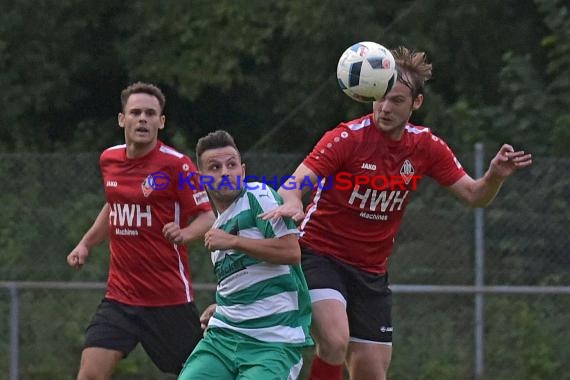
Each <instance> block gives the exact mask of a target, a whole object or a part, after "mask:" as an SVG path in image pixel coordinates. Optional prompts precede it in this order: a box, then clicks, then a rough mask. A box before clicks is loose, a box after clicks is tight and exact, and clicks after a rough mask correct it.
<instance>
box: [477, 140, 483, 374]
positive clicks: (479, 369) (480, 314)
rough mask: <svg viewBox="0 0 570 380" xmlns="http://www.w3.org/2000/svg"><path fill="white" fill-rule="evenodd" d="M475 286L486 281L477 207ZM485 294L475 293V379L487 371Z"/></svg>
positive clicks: (480, 145)
mask: <svg viewBox="0 0 570 380" xmlns="http://www.w3.org/2000/svg"><path fill="white" fill-rule="evenodd" d="M484 155H485V151H484V146H483V143H476V144H475V178H481V177H482V176H483V170H484V169H483V160H484ZM474 234H475V287H477V288H481V287H483V286H484V283H485V277H484V276H485V209H483V208H476V209H475V225H474ZM483 297H484V295H483V293H481V292H477V293H475V308H474V324H475V326H474V340H475V358H474V359H475V379H477V380H479V379H482V378H483V374H484V372H485V342H484V329H485V315H484V314H485V310H484V309H485V305H484V298H483Z"/></svg>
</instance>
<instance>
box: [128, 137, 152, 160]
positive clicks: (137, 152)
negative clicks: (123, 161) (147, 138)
mask: <svg viewBox="0 0 570 380" xmlns="http://www.w3.org/2000/svg"><path fill="white" fill-rule="evenodd" d="M157 143H158V141H157V140H153V141H152V142H149V143H144V144H140V143H136V142H133V141H131V142H127V158H139V157H142V156H145V155H147V154H149V153H150V152H151V151H152V150H153V149H154V148H155V147H156V144H157Z"/></svg>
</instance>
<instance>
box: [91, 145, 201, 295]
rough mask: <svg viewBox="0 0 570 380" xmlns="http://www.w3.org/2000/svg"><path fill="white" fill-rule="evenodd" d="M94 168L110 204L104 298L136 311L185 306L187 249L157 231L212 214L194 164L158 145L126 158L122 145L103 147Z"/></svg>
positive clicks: (169, 149)
mask: <svg viewBox="0 0 570 380" xmlns="http://www.w3.org/2000/svg"><path fill="white" fill-rule="evenodd" d="M99 163H100V166H101V173H102V174H103V185H104V186H105V197H106V200H107V203H108V204H109V236H110V244H109V246H110V251H111V262H110V268H109V278H108V281H107V293H106V295H105V296H106V297H107V298H110V299H113V300H116V301H119V302H122V303H125V304H128V305H136V306H165V305H176V304H182V303H187V302H190V301H191V300H192V298H193V294H192V285H191V282H190V269H189V267H188V252H187V249H186V247H185V246H183V245H181V246H178V245H175V244H172V243H170V242H169V241H168V240H166V238H165V237H164V236H163V235H162V228H163V226H164V225H165V224H167V223H169V222H177V223H178V224H179V225H180V226H181V227H182V228H183V227H185V226H186V225H187V223H188V220H189V218H190V217H192V216H195V215H197V214H198V213H201V212H204V211H208V210H211V207H210V204H209V202H208V197H207V195H206V192H205V191H202V190H200V187H199V178H198V174H197V170H196V167H195V166H194V163H193V162H192V161H191V160H190V158H189V157H188V156H185V155H183V154H181V153H179V152H177V151H176V150H174V149H172V148H170V147H168V146H166V145H164V144H163V143H162V142H160V141H158V142H157V144H156V147H155V148H154V149H153V150H152V151H151V152H150V153H148V154H146V155H145V156H143V157H138V158H133V159H130V158H127V153H126V145H118V146H115V147H111V148H108V149H107V150H105V151H104V152H103V153H102V154H101V157H100V161H99ZM151 174H152V176H151ZM190 176H191V177H190ZM190 183H192V185H190Z"/></svg>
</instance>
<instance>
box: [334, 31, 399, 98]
mask: <svg viewBox="0 0 570 380" xmlns="http://www.w3.org/2000/svg"><path fill="white" fill-rule="evenodd" d="M336 76H337V79H338V84H339V85H340V88H341V89H342V91H344V93H345V94H347V95H348V96H350V97H351V98H352V99H354V100H356V101H359V102H373V101H375V100H380V99H382V98H383V97H384V96H385V95H386V94H387V93H388V92H389V91H390V90H391V89H392V87H393V86H394V84H395V83H396V79H397V78H398V73H397V71H396V62H395V61H394V56H393V55H392V53H391V52H390V50H388V49H386V48H385V47H384V46H382V45H380V44H378V43H376V42H369V41H364V42H359V43H357V44H354V45H352V46H351V47H349V48H348V49H346V50H345V51H344V53H343V54H342V56H341V57H340V59H339V60H338V66H337V69H336Z"/></svg>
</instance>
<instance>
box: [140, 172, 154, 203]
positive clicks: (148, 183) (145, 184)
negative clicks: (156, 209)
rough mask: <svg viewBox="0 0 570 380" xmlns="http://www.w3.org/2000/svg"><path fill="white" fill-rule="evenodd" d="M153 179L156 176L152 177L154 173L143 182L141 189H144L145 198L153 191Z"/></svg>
mask: <svg viewBox="0 0 570 380" xmlns="http://www.w3.org/2000/svg"><path fill="white" fill-rule="evenodd" d="M152 181H154V178H153V177H152V174H151V175H149V176H148V177H146V178H145V180H144V181H143V183H141V190H142V193H143V195H144V197H145V198H148V196H149V195H150V193H152V191H153V190H154V189H153V184H152Z"/></svg>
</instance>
